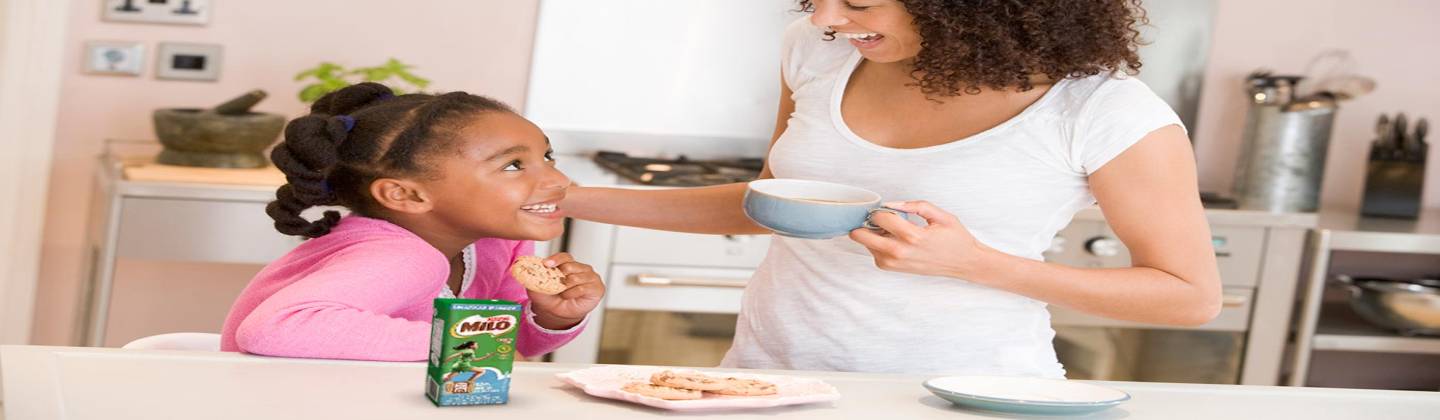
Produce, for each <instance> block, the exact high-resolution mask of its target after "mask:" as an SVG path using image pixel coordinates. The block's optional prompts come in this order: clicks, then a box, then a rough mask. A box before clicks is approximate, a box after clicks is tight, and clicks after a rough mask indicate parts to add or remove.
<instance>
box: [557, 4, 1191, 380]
mask: <svg viewBox="0 0 1440 420" xmlns="http://www.w3.org/2000/svg"><path fill="white" fill-rule="evenodd" d="M800 3H801V6H802V8H804V9H805V10H807V11H812V12H813V14H812V15H811V16H809V17H807V18H805V19H801V20H799V21H796V22H795V23H793V24H792V25H791V26H790V27H789V28H788V29H787V30H786V34H785V38H784V46H783V50H782V51H783V54H784V56H783V59H782V64H783V65H782V71H781V73H782V81H783V85H782V94H781V101H780V109H779V114H778V118H777V121H776V129H775V136H774V139H773V140H772V143H771V148H770V155H769V160H768V162H767V167H766V168H765V170H764V171H763V172H762V174H761V176H762V177H767V178H768V177H776V178H796V179H814V180H824V181H831V182H838V183H842V184H850V185H855V186H859V187H863V188H867V189H870V190H872V191H875V192H878V193H880V195H881V196H883V197H886V198H887V199H890V200H910V201H903V202H896V203H890V205H891V206H892V207H898V208H899V209H901V210H905V211H908V212H912V213H914V214H917V215H918V216H920V217H923V218H924V219H925V220H926V221H927V223H928V224H927V225H925V226H923V227H922V226H917V225H915V224H912V223H910V222H908V221H906V220H904V219H903V218H901V217H899V216H896V215H892V214H886V213H877V214H876V216H874V217H873V220H872V221H873V222H874V223H875V224H877V225H879V226H880V227H882V228H884V230H885V232H884V233H874V232H871V231H868V230H864V229H860V230H856V231H854V232H852V233H851V234H850V235H849V237H848V238H846V237H841V238H836V239H831V240H823V241H816V240H802V239H792V238H785V237H778V236H777V237H775V239H774V241H773V242H772V243H771V246H770V251H769V254H768V255H767V257H766V259H765V261H764V262H763V263H762V265H761V266H760V268H759V269H758V270H757V271H756V273H755V275H754V277H753V278H752V279H751V281H750V283H749V286H748V287H747V289H746V291H745V298H744V303H743V309H742V310H741V314H740V318H739V322H738V324H737V326H736V337H735V342H734V344H733V347H732V348H731V349H730V351H729V353H727V354H726V357H725V360H724V362H723V365H725V366H731V367H746V368H785V369H825V370H852V371H877V372H924V373H937V372H950V373H963V374H989V375H1016V376H1038V377H1063V375H1064V369H1063V368H1062V367H1061V366H1060V364H1059V363H1058V362H1057V361H1056V358H1055V353H1054V349H1053V347H1052V345H1051V341H1052V339H1053V338H1054V331H1053V330H1052V329H1051V328H1050V318H1049V313H1048V312H1047V311H1046V310H1045V305H1046V304H1054V305H1060V306H1063V307H1067V308H1071V309H1075V310H1078V311H1082V312H1087V313H1091V314H1095V315H1100V316H1106V317H1110V318H1116V319H1124V320H1132V321H1139V322H1147V323H1158V324H1172V325H1197V324H1202V323H1205V322H1207V321H1209V320H1210V319H1212V318H1213V317H1214V316H1215V315H1216V314H1217V313H1218V311H1219V308H1220V280H1219V274H1218V271H1217V269H1216V265H1215V258H1214V252H1213V250H1212V248H1211V244H1210V233H1209V227H1208V226H1207V225H1206V221H1205V216H1204V212H1203V210H1202V208H1201V205H1200V200H1199V193H1198V191H1197V185H1196V184H1197V183H1196V172H1195V165H1194V159H1193V156H1192V151H1191V147H1190V142H1189V140H1188V139H1187V137H1186V133H1185V130H1184V128H1183V127H1181V126H1180V121H1179V118H1177V117H1176V115H1175V113H1174V112H1173V111H1172V110H1170V108H1169V107H1168V106H1166V105H1165V103H1164V102H1163V101H1162V100H1161V99H1160V98H1159V97H1157V96H1156V95H1155V94H1154V93H1153V92H1151V91H1150V90H1149V88H1147V87H1145V85H1144V84H1142V83H1140V82H1139V81H1138V80H1135V79H1133V78H1130V77H1128V75H1127V74H1133V73H1135V72H1138V70H1139V69H1140V61H1139V58H1138V56H1137V55H1136V52H1135V50H1136V46H1137V43H1138V42H1139V39H1138V37H1139V33H1138V32H1137V31H1136V29H1135V28H1136V27H1137V26H1138V25H1141V24H1144V21H1145V19H1144V12H1143V11H1142V10H1141V9H1140V6H1139V1H1137V0H1094V1H1084V2H1073V1H1063V0H1035V1H1029V2H1023V3H1017V2H1012V1H1004V0H980V1H966V2H953V1H941V0H904V1H897V0H818V1H801V2H800ZM956 3H963V5H959V6H956V5H953V4H956ZM744 191H745V186H744V185H743V184H731V185H723V186H715V187H706V188H693V189H675V190H661V191H653V190H647V191H634V190H620V189H604V188H575V189H574V190H572V191H571V193H570V194H569V198H567V199H566V201H565V202H564V203H563V207H565V208H567V209H568V211H569V212H570V214H571V215H572V216H574V217H578V218H582V219H588V220H594V221H599V222H605V223H614V224H621V225H629V226H639V227H645V228H651V229H662V230H671V231H682V232H695V233H712V234H745V233H764V232H765V231H764V229H762V228H760V227H758V226H756V225H755V224H754V223H753V222H751V221H750V220H748V219H747V218H746V217H745V215H744V214H743V212H742V210H741V205H740V203H741V199H742V197H743V195H744ZM919 200H925V201H919ZM1097 202H1098V204H1099V205H1100V206H1101V207H1102V208H1103V209H1104V213H1105V216H1106V219H1107V221H1108V222H1109V224H1110V226H1111V227H1112V228H1113V229H1114V230H1115V232H1116V234H1117V235H1118V237H1119V238H1120V239H1121V240H1122V241H1123V242H1124V243H1125V245H1126V247H1127V248H1129V250H1130V253H1131V260H1132V263H1133V267H1129V268H1118V269H1113V268H1106V269H1083V268H1071V267H1064V266H1060V265H1056V264H1048V263H1045V262H1043V261H1041V253H1042V252H1043V251H1044V250H1045V249H1046V248H1047V247H1048V246H1049V243H1050V240H1051V238H1053V237H1054V234H1055V232H1056V231H1058V230H1059V229H1061V228H1063V227H1065V226H1066V225H1067V224H1068V223H1069V222H1070V219H1071V218H1072V216H1073V215H1074V214H1075V212H1077V211H1079V210H1080V209H1082V208H1085V207H1088V206H1090V205H1093V204H1096V203H1097Z"/></svg>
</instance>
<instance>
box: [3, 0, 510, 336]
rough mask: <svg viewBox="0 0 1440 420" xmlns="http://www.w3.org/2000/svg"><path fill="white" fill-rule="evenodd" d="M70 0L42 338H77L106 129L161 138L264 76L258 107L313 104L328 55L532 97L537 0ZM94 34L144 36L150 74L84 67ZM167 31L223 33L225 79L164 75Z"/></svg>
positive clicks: (232, 274) (136, 272) (182, 37)
mask: <svg viewBox="0 0 1440 420" xmlns="http://www.w3.org/2000/svg"><path fill="white" fill-rule="evenodd" d="M12 1H13V0H12ZM47 1H49V0H47ZM55 1H60V0H55ZM69 2H70V4H71V5H72V6H73V7H72V11H71V13H70V15H69V21H68V22H67V23H68V27H66V29H65V31H64V32H65V36H66V38H67V39H66V41H65V44H64V59H65V62H64V71H63V73H61V77H63V79H64V80H63V88H62V90H61V98H60V104H61V105H60V108H61V112H60V117H59V119H60V122H59V124H58V126H57V127H56V140H55V146H54V158H55V160H54V168H53V170H52V171H51V176H52V179H53V182H51V183H50V186H49V192H50V197H49V202H48V204H47V207H46V209H47V210H46V211H47V212H48V218H47V220H46V221H45V225H44V231H45V234H44V243H43V250H42V251H43V257H42V263H41V268H40V278H41V282H40V287H39V290H38V295H37V298H36V299H37V301H36V306H35V330H34V333H33V338H34V340H35V342H37V343H42V344H68V343H73V341H72V340H71V339H72V337H71V335H72V332H73V331H72V327H73V325H74V323H75V316H76V313H77V310H78V308H77V304H78V299H77V298H78V296H77V295H78V293H79V287H80V284H81V283H80V282H81V281H82V280H83V277H84V275H85V273H82V272H81V269H82V267H83V264H82V261H83V260H82V258H84V255H85V252H84V250H83V245H82V242H83V241H84V231H85V223H86V217H85V216H86V214H87V211H88V209H89V206H90V189H91V179H92V177H93V176H94V173H95V170H96V157H97V156H98V155H99V153H100V150H101V144H102V142H103V141H104V140H105V139H153V138H154V131H153V128H152V127H151V122H150V114H151V111H152V110H154V109H156V108H163V107H203V106H211V105H215V104H218V103H219V102H221V101H224V100H226V99H229V98H230V97H233V96H235V95H238V94H240V93H243V92H245V91H247V90H250V89H255V88H262V89H265V90H267V91H269V92H270V94H271V95H270V98H269V99H266V100H265V102H263V103H261V104H260V106H259V107H257V109H258V110H260V111H265V112H276V113H280V114H285V115H292V116H294V115H300V114H302V113H303V112H304V107H303V106H302V105H301V103H300V102H299V100H298V99H296V97H295V95H296V92H298V91H299V89H300V86H301V84H300V83H298V82H295V81H293V80H292V78H293V77H294V75H295V73H298V72H299V71H300V70H301V69H304V68H308V67H311V66H314V65H315V64H318V63H319V62H320V61H322V60H328V61H334V62H337V63H341V64H345V65H351V66H362V65H375V64H380V63H382V62H383V61H384V60H385V59H387V58H390V57H395V58H399V59H401V60H403V61H405V62H407V63H410V64H413V65H415V66H417V68H416V69H415V72H416V73H419V74H420V75H422V76H426V77H429V78H431V79H433V80H434V84H433V85H432V86H431V88H432V89H435V90H466V91H470V92H473V93H480V94H486V95H491V96H494V97H496V98H497V99H500V100H502V101H506V102H508V103H510V105H512V106H515V107H521V106H522V105H523V103H522V102H523V99H524V93H525V80H526V76H527V69H528V68H529V61H530V50H531V41H532V38H533V32H534V25H535V22H534V19H535V9H536V6H537V0H426V1H413V2H408V1H407V2H400V1H393V0H303V1H287V0H218V1H215V2H214V8H215V10H214V14H213V15H212V17H211V23H210V25H209V26H204V27H194V26H175V25H145V24H130V23H110V22H103V21H101V20H100V12H101V6H100V3H101V2H100V1H99V0H69ZM60 26H64V25H60ZM57 27H58V26H57ZM87 40H124V41H141V42H144V43H146V45H147V47H148V49H149V51H150V54H152V55H151V56H150V57H149V59H150V60H149V61H147V63H146V67H147V71H146V74H145V76H144V77H139V78H133V77H110V76H97V75H90V74H84V73H82V72H81V70H80V68H81V67H80V58H81V55H82V53H81V46H82V45H83V43H84V42H85V41H87ZM161 41H183V42H199V43H218V44H223V45H224V47H225V57H224V63H225V64H224V68H222V72H221V80H220V81H219V82H217V83H204V82H184V81H164V80H156V79H155V78H154V77H153V74H154V69H153V67H154V66H153V63H154V62H153V58H154V56H153V53H154V51H155V47H156V44H157V43H158V42H161ZM0 170H3V168H0ZM217 240H223V238H217ZM132 267H136V268H135V269H133V270H127V273H122V276H138V277H137V278H134V279H133V280H135V282H134V283H133V284H137V285H152V286H158V285H161V284H164V283H163V282H158V281H150V280H155V279H158V278H164V277H166V276H173V275H180V273H187V272H190V271H187V270H188V269H187V268H184V267H181V268H177V270H179V271H163V272H157V271H153V270H152V268H153V265H149V264H136V265H132ZM222 272H223V273H229V274H228V277H225V278H222V279H219V280H217V283H218V285H217V287H220V288H230V287H233V284H234V283H235V282H237V281H238V282H242V284H243V281H245V280H247V279H248V277H249V276H250V274H247V273H253V269H252V270H243V269H226V270H222ZM128 281H129V280H127V279H125V278H120V279H117V282H128ZM195 281H205V278H195ZM154 292H155V293H167V292H171V293H173V291H166V290H154ZM168 296H174V295H173V294H172V295H168ZM182 296H183V295H182ZM168 303H169V304H170V306H169V307H167V308H166V309H167V310H169V311H172V312H173V313H190V312H196V311H202V312H203V311H215V310H217V309H216V308H214V305H208V307H205V306H204V305H201V304H200V303H197V302H195V301H191V300H186V299H172V300H170V301H169V302H168ZM128 307H131V308H134V310H135V311H141V312H136V313H133V314H128V315H127V314H124V313H120V314H112V315H114V316H118V317H121V319H137V320H143V319H146V318H145V314H144V313H143V312H144V311H150V310H154V308H144V307H135V306H128ZM225 309H226V308H219V309H218V310H219V311H220V312H224V310H225ZM118 310H120V311H122V312H123V311H125V309H124V308H118ZM131 315H133V317H131ZM127 317H129V318H127ZM214 327H215V329H216V330H218V329H219V326H218V325H215V326H214Z"/></svg>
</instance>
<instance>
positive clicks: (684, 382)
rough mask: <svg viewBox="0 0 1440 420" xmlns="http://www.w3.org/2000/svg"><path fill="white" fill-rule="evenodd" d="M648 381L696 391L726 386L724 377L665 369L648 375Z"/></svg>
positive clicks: (712, 389)
mask: <svg viewBox="0 0 1440 420" xmlns="http://www.w3.org/2000/svg"><path fill="white" fill-rule="evenodd" d="M650 382H651V383H653V384H655V385H664V386H668V387H672V388H683V389H693V390H696V391H714V390H718V389H723V388H725V386H726V382H725V380H724V379H721V378H716V377H713V376H709V375H705V374H703V373H695V372H676V371H673V370H666V371H660V372H656V373H655V374H654V375H650Z"/></svg>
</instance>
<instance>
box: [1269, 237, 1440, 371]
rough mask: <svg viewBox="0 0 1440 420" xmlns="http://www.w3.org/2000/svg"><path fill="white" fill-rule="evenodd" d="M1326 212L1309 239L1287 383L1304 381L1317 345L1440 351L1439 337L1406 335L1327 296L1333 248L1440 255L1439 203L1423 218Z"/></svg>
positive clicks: (1334, 348) (1340, 348) (1384, 350)
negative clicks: (1366, 318)
mask: <svg viewBox="0 0 1440 420" xmlns="http://www.w3.org/2000/svg"><path fill="white" fill-rule="evenodd" d="M1358 213H1359V212H1356V211H1347V212H1327V213H1325V214H1322V215H1321V217H1320V227H1319V228H1318V229H1316V230H1315V234H1314V235H1313V236H1312V237H1311V240H1310V267H1309V268H1308V276H1307V277H1306V284H1305V285H1304V287H1305V293H1304V295H1303V297H1302V301H1303V303H1302V306H1301V310H1300V322H1299V324H1298V325H1297V327H1296V335H1295V357H1294V358H1293V359H1292V366H1291V374H1290V380H1289V381H1288V384H1289V385H1292V386H1304V385H1305V382H1306V379H1308V376H1309V373H1310V359H1311V356H1312V355H1311V353H1312V352H1313V351H1316V350H1322V351H1324V350H1329V351H1350V352H1376V353H1408V354H1440V337H1407V336H1403V335H1400V334H1398V333H1396V332H1393V331H1389V330H1385V329H1382V328H1380V327H1377V326H1374V325H1371V324H1369V323H1367V322H1366V321H1364V320H1363V319H1360V318H1359V317H1358V316H1357V315H1355V313H1354V311H1352V310H1350V309H1349V308H1348V307H1346V306H1345V305H1343V304H1326V303H1324V302H1323V295H1324V292H1325V287H1326V281H1327V280H1328V279H1329V278H1330V272H1329V271H1330V257H1331V253H1332V252H1334V251H1358V252H1385V253H1405V254H1431V255H1440V209H1434V210H1426V211H1425V212H1424V213H1423V214H1422V215H1421V217H1420V218H1419V219H1416V220H1397V219H1372V218H1364V217H1359V216H1357V214H1358Z"/></svg>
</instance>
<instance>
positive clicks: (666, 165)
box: [594, 152, 765, 187]
mask: <svg viewBox="0 0 1440 420" xmlns="http://www.w3.org/2000/svg"><path fill="white" fill-rule="evenodd" d="M594 160H595V163H598V164H600V166H602V167H604V168H605V169H609V170H611V171H614V172H615V173H617V174H620V176H622V177H625V178H626V179H629V180H631V181H635V182H638V183H641V184H645V185H660V186H671V187H698V186H704V185H716V184H730V183H736V182H748V181H751V180H754V179H755V178H757V177H759V176H760V170H761V169H763V168H764V167H765V161H764V160H763V159H758V158H744V159H722V160H690V159H688V158H686V157H685V156H680V157H679V158H677V159H651V158H639V157H630V156H628V155H626V154H624V153H618V152H598V153H596V154H595V158H594Z"/></svg>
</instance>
